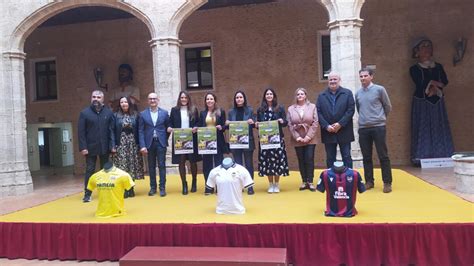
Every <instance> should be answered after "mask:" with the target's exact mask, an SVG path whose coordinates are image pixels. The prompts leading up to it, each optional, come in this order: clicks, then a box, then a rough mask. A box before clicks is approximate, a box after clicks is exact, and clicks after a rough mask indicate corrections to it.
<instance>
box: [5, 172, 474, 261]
mask: <svg viewBox="0 0 474 266" xmlns="http://www.w3.org/2000/svg"><path fill="white" fill-rule="evenodd" d="M401 169H402V170H405V171H407V172H409V173H411V174H412V175H415V176H417V177H419V178H421V179H423V180H425V181H426V182H428V183H431V184H433V185H435V186H437V187H439V188H441V189H444V190H447V191H449V192H451V193H453V194H455V195H457V196H459V197H461V198H464V199H465V200H467V201H470V202H474V194H465V193H459V192H457V191H456V188H455V185H456V180H455V177H454V172H453V168H438V169H420V168H414V167H401ZM70 172H71V169H68V168H65V169H60V170H56V169H46V170H43V171H39V172H36V173H32V175H33V184H34V192H33V193H31V194H28V195H24V196H17V197H7V198H3V199H2V204H0V215H3V214H6V213H10V212H15V211H18V210H22V209H26V208H30V207H33V206H36V205H40V204H44V203H47V202H49V201H54V200H56V199H58V198H62V197H66V196H68V195H72V194H76V193H79V192H81V191H82V188H83V182H84V181H83V176H82V175H81V176H74V175H72V174H70ZM394 191H395V192H396V177H395V178H394ZM0 265H2V266H20V265H58V266H59V265H61V266H62V265H84V266H89V265H101V266H112V265H113V266H116V265H119V263H118V262H89V261H86V262H78V261H48V260H23V259H18V260H8V259H0Z"/></svg>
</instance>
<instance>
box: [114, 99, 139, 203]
mask: <svg viewBox="0 0 474 266" xmlns="http://www.w3.org/2000/svg"><path fill="white" fill-rule="evenodd" d="M138 115H139V113H138V112H137V110H136V108H135V106H134V105H133V104H132V102H131V101H130V99H129V98H128V97H122V98H120V105H119V107H118V110H117V112H115V113H114V118H115V123H114V134H115V147H114V149H113V150H112V152H115V154H114V156H113V162H114V164H115V166H116V167H118V168H120V169H122V170H124V171H126V172H127V173H129V174H130V176H131V177H132V179H133V180H136V179H143V178H144V172H143V158H142V156H141V155H140V153H139V148H138ZM124 196H125V198H128V197H134V196H135V191H134V189H133V188H131V189H130V190H128V191H125V195H124Z"/></svg>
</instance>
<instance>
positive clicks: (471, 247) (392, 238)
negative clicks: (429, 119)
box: [0, 169, 474, 265]
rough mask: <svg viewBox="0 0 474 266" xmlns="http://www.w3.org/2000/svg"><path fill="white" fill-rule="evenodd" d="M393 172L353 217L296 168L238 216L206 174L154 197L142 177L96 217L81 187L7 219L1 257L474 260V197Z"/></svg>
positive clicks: (173, 182)
mask: <svg viewBox="0 0 474 266" xmlns="http://www.w3.org/2000/svg"><path fill="white" fill-rule="evenodd" d="M315 172H316V176H319V172H320V171H315ZM376 176H380V171H376ZM393 176H394V178H393V179H394V184H393V192H392V193H389V194H384V193H382V182H381V180H379V179H376V187H375V189H373V190H370V191H367V192H366V193H363V194H359V195H358V198H357V205H356V206H357V209H358V211H359V214H358V215H357V216H356V217H353V218H330V217H325V216H324V215H323V211H324V208H325V195H324V194H322V193H319V192H310V191H307V190H306V191H298V186H299V184H300V182H301V181H300V179H299V176H298V174H297V173H296V172H292V173H291V175H290V176H289V177H282V178H281V193H279V194H268V193H267V192H266V189H267V181H266V178H263V177H258V176H257V177H256V180H255V181H256V194H255V195H252V196H249V195H246V194H245V195H244V202H245V206H246V208H247V213H246V214H245V215H233V216H224V215H218V214H215V212H214V210H215V209H214V208H215V204H216V196H215V195H211V196H204V195H203V181H202V180H203V178H202V176H200V177H199V178H200V179H199V182H200V183H199V185H200V187H199V190H198V192H197V193H190V194H189V195H187V196H183V195H181V186H180V181H179V178H178V177H177V176H172V175H170V176H168V183H167V192H168V195H167V196H166V197H164V198H160V197H159V196H155V197H148V196H147V192H148V181H146V180H142V181H137V189H136V192H137V193H136V194H137V196H136V197H135V198H131V199H126V203H125V204H126V209H127V212H128V214H127V215H126V216H123V217H118V218H110V219H100V218H95V217H94V211H95V208H96V205H97V200H96V198H95V196H96V194H95V193H94V194H93V201H92V202H91V203H87V204H84V203H82V202H81V198H82V194H75V195H72V196H69V197H65V198H62V199H59V200H56V201H53V202H50V203H47V204H43V205H40V206H36V207H34V208H29V209H25V210H21V211H18V212H14V213H10V214H7V215H3V216H0V234H1V239H0V241H1V242H0V244H1V245H0V257H6V258H28V259H33V258H38V259H75V260H98V261H103V260H118V259H119V258H120V257H121V256H123V255H124V254H125V253H126V252H128V251H129V250H131V249H132V248H133V247H135V246H154V245H155V246H218V247H284V248H287V249H288V258H289V260H290V262H291V263H294V264H295V265H315V264H319V265H338V264H341V263H345V264H348V265H380V264H385V265H402V264H416V265H473V264H474V204H473V203H471V202H468V201H466V200H463V199H461V198H459V197H457V196H454V195H452V194H450V193H448V192H446V191H444V190H442V189H439V188H438V187H435V186H433V185H431V184H428V183H426V182H425V181H422V180H420V179H418V178H417V177H414V176H412V175H410V174H408V173H406V172H404V171H402V170H397V169H394V170H393Z"/></svg>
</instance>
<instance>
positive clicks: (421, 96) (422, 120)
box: [410, 38, 454, 165]
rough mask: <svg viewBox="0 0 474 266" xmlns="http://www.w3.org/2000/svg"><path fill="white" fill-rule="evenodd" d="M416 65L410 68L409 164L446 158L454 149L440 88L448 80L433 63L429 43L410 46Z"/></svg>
mask: <svg viewBox="0 0 474 266" xmlns="http://www.w3.org/2000/svg"><path fill="white" fill-rule="evenodd" d="M412 57H413V58H416V59H417V61H418V62H417V63H416V64H415V65H413V66H412V67H411V68H410V76H411V78H412V80H413V82H414V83H415V93H414V94H413V102H412V112H411V128H412V136H411V140H412V143H411V160H412V163H414V164H415V165H419V163H420V159H424V158H440V157H450V156H451V155H453V152H454V146H453V141H452V138H451V130H450V127H449V121H448V114H447V112H446V106H445V104H444V88H445V87H446V85H448V78H447V76H446V72H444V68H443V66H442V65H441V64H439V63H437V62H435V61H434V60H433V43H432V42H431V40H430V39H428V38H419V39H418V40H417V41H416V42H415V43H414V46H413V54H412Z"/></svg>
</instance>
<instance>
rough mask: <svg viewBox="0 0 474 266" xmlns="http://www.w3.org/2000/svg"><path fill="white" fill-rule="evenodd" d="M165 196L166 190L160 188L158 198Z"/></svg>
mask: <svg viewBox="0 0 474 266" xmlns="http://www.w3.org/2000/svg"><path fill="white" fill-rule="evenodd" d="M164 196H166V190H165V189H164V188H160V197H164Z"/></svg>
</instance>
